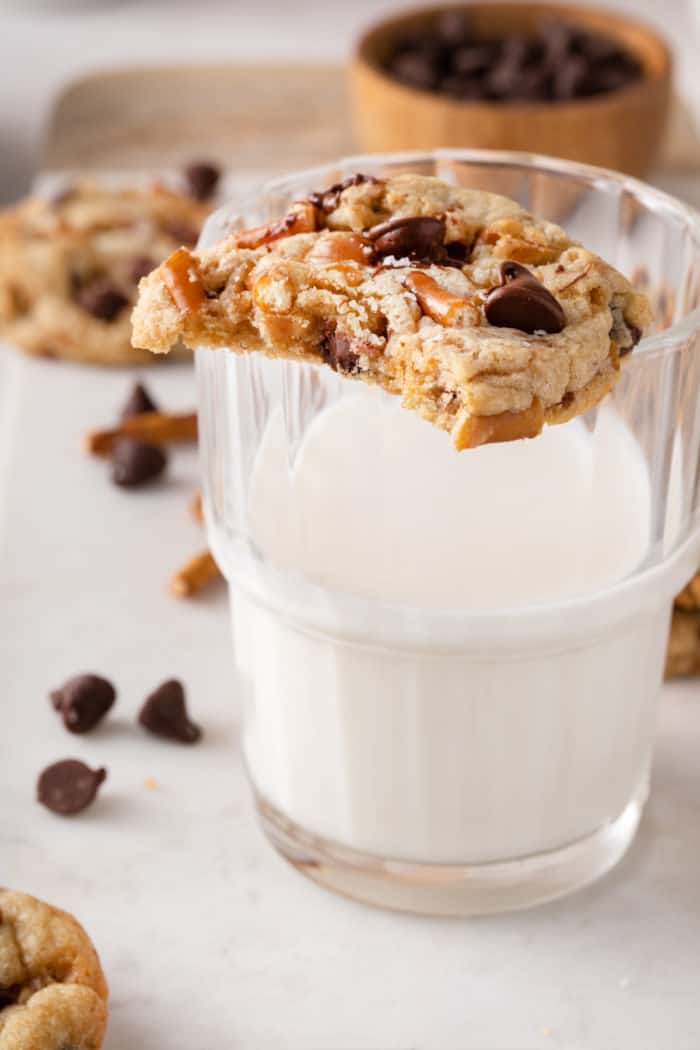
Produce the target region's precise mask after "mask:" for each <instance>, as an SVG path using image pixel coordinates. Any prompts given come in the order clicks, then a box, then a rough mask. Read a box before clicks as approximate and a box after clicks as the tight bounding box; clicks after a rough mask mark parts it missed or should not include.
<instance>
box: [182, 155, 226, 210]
mask: <svg viewBox="0 0 700 1050" xmlns="http://www.w3.org/2000/svg"><path fill="white" fill-rule="evenodd" d="M220 178H221V171H220V170H219V168H217V166H216V165H215V164H208V163H207V162H206V161H200V162H199V163H197V164H189V165H188V166H187V167H186V168H185V181H186V183H187V190H188V192H189V194H190V196H191V197H194V198H195V200H198V201H208V200H209V199H210V197H213V196H214V193H215V191H216V187H217V186H218V185H219V179H220Z"/></svg>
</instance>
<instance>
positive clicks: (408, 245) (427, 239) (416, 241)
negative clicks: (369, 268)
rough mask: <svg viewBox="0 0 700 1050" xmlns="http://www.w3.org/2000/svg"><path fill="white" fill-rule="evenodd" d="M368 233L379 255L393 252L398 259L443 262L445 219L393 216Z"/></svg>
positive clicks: (384, 255)
mask: <svg viewBox="0 0 700 1050" xmlns="http://www.w3.org/2000/svg"><path fill="white" fill-rule="evenodd" d="M367 236H368V237H369V239H370V241H372V247H373V248H374V251H375V254H376V255H378V256H379V257H380V258H385V257H386V256H387V255H393V256H394V258H395V259H412V260H414V261H416V262H422V263H440V262H442V261H443V259H444V258H445V255H446V251H445V243H444V242H445V220H444V219H436V218H432V217H431V216H427V215H426V216H416V217H413V218H406V219H392V220H391V221H390V222H382V223H380V224H379V225H378V226H373V227H372V229H371V230H369V232H368V233H367Z"/></svg>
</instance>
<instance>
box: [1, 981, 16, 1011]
mask: <svg viewBox="0 0 700 1050" xmlns="http://www.w3.org/2000/svg"><path fill="white" fill-rule="evenodd" d="M19 995H20V987H19V985H16V984H13V985H10V986H9V987H7V986H4V985H0V1010H4V1009H5V1007H6V1006H14V1004H15V1003H16V1002H17V1000H18V999H19Z"/></svg>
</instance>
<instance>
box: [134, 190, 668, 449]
mask: <svg viewBox="0 0 700 1050" xmlns="http://www.w3.org/2000/svg"><path fill="white" fill-rule="evenodd" d="M314 200H315V201H316V203H314ZM319 201H320V202H321V203H320V204H319V203H318V202H319ZM420 218H422V219H423V220H425V219H426V218H427V219H429V220H431V221H432V222H433V223H434V224H435V223H436V222H437V223H438V224H442V232H441V234H440V236H441V238H442V241H441V244H440V246H439V248H438V249H437V251H436V252H435V253H433V255H432V256H428V257H424V258H417V257H409V255H408V254H407V255H406V256H405V257H401V256H400V249H401V245H400V244H399V247H398V248H397V253H399V255H398V257H397V256H396V255H392V254H391V253H389V254H388V255H387V254H386V253H384V254H382V255H381V258H379V259H378V258H377V254H376V244H377V237H378V236H379V234H378V232H377V231H378V230H380V231H381V230H382V229H384V224H386V223H396V222H397V221H398V220H403V221H405V220H407V219H408V220H414V221H415V220H417V219H420ZM433 228H434V227H433ZM457 249H458V250H457ZM450 253H452V254H451V255H450ZM460 253H461V254H460ZM506 262H510V263H513V262H517V263H519V264H521V266H525V267H526V273H527V274H528V276H529V278H530V279H531V280H532V281H534V285H535V288H536V290H538V291H539V293H541V295H544V296H545V297H546V296H547V294H548V293H549V299H550V301H552V302H554V300H556V302H554V306H555V307H556V309H557V310H559V311H560V316H561V318H562V320H561V326H562V327H560V329H559V330H557V329H556V327H553V328H547V330H546V331H545V330H540V329H538V328H537V326H535V327H534V330H532V331H524V330H522V329H518V328H514V327H505V326H502V325H501V326H496V324H494V323H491V321H489V316H490V315H488V312H487V310H486V301H487V298H488V296H489V293H490V290H492V289H493V288H494V286H497V285H499V283H503V280H504V278H503V270H502V267H503V264H504V263H506ZM552 297H553V298H552ZM557 304H558V306H557ZM649 320H650V312H649V307H648V303H647V301H646V299H645V298H644V297H643V296H641V295H639V294H637V293H636V292H635V291H634V290H633V289H632V287H631V285H630V284H629V282H628V281H627V280H626V279H625V278H624V277H623V276H622V274H620V273H618V272H617V271H616V270H614V269H613V268H612V267H611V266H609V265H607V264H606V263H605V262H603V260H601V259H599V258H598V257H597V256H595V255H593V254H592V253H591V252H588V251H587V250H586V249H585V248H583V247H581V246H580V245H578V244H575V243H573V242H572V241H571V240H570V239H569V238H568V237H567V235H566V234H565V232H564V231H563V230H562V229H560V227H558V226H555V225H554V224H553V223H550V222H544V221H540V220H537V219H534V218H533V217H532V216H531V215H529V214H528V213H527V212H525V211H524V210H523V209H522V208H521V207H520V206H519V205H518V204H516V203H515V202H514V201H510V200H508V199H507V198H505V197H498V196H496V195H494V194H490V193H485V192H479V191H476V190H469V189H463V188H460V187H455V186H451V185H448V184H446V183H443V182H441V181H440V180H438V179H434V178H430V177H427V176H418V175H408V174H406V175H398V176H394V177H392V178H389V179H387V180H373V179H366V178H364V179H363V178H361V177H360V180H359V181H358V182H357V183H356V184H353V185H350V186H347V187H346V188H345V189H342V190H340V191H338V192H336V193H332V194H330V196H329V194H325V195H312V197H311V198H309V199H308V200H306V201H301V202H298V203H297V204H295V205H293V206H292V208H291V210H290V212H289V213H288V215H287V216H286V217H284V218H282V219H281V220H278V221H276V222H274V223H272V224H270V225H269V226H268V227H259V228H256V229H253V230H250V231H244V232H243V233H234V234H232V235H231V236H230V237H228V238H227V239H225V240H224V241H222V242H220V243H219V244H216V245H214V246H213V247H211V248H209V249H206V250H204V251H202V252H201V253H182V252H180V253H177V257H174V258H172V259H170V260H168V261H166V262H165V263H164V264H163V265H162V266H160V267H159V268H158V269H157V270H156V271H154V272H153V273H152V274H150V275H149V276H147V277H146V278H144V279H143V280H142V281H141V284H140V287H139V299H138V302H137V305H136V308H135V310H134V314H133V324H134V342H135V344H136V345H139V346H147V347H148V348H149V349H151V350H153V351H155V352H167V351H168V350H169V349H170V348H171V347H172V346H174V345H177V344H178V342H179V341H180V340H183V341H184V343H185V344H186V345H187V346H190V347H196V346H228V347H230V348H231V349H234V350H260V351H262V352H264V353H266V354H269V355H271V356H281V357H288V358H300V359H304V360H311V361H316V362H320V361H325V362H326V363H328V364H330V365H331V367H334V368H335V369H336V370H337V371H340V372H343V373H345V374H346V375H349V376H351V377H353V378H358V379H361V380H364V381H365V382H370V383H378V384H380V385H381V386H383V387H384V389H386V390H388V391H389V392H391V393H396V394H399V395H400V396H401V397H402V401H403V404H404V405H405V406H406V407H408V408H411V409H413V410H415V411H416V412H418V413H419V414H420V415H421V416H423V417H424V418H426V419H428V420H429V421H430V422H432V423H433V424H435V425H436V426H438V427H441V428H442V429H444V430H447V431H448V432H450V433H451V435H452V438H453V441H454V444H455V445H456V447H457V448H465V447H471V446H472V445H474V444H479V443H483V442H484V441H498V440H512V439H515V438H517V437H522V436H533V435H534V433H538V432H539V430H538V429H537V427H536V426H535V421H536V420H537V419H539V421H540V422H539V427H540V429H541V426H542V424H543V423H545V422H550V423H557V422H564V421H565V420H566V419H569V418H571V416H573V415H577V414H579V413H580V412H582V411H585V410H586V409H587V408H590V407H591V406H592V405H594V404H596V403H597V402H598V401H599V400H600V399H601V397H603V396H604V395H605V394H606V393H607V392H608V391H609V390H610V389H611V387H612V386H613V385H614V383H615V382H616V381H617V378H618V374H619V367H620V356H621V354H623V353H625V352H627V351H629V350H631V349H632V348H633V346H634V344H635V343H636V341H637V339H638V338H639V335H640V333H641V331H642V330H643V328H644V327H645V326H646V325H647V324H648V322H649ZM538 406H541V411H540V408H539V407H538ZM484 417H488V418H489V419H490V420H491V422H490V423H489V424H488V425H487V424H485V423H477V422H476V420H480V419H483V418H484ZM492 417H499V419H500V422H496V421H494V419H493V418H492Z"/></svg>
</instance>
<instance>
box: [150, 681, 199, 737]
mask: <svg viewBox="0 0 700 1050" xmlns="http://www.w3.org/2000/svg"><path fill="white" fill-rule="evenodd" d="M139 722H140V724H141V725H142V726H143V728H144V729H147V730H148V732H149V733H154V734H155V735H156V736H162V737H166V738H167V739H169V740H179V741H180V742H181V743H183V744H194V743H196V742H197V740H199V738H200V737H201V735H202V730H201V729H200V728H199V726H197V725H195V724H194V722H191V721H190V719H189V716H188V714H187V705H186V703H185V690H184V689H183V687H182V683H181V682H178V681H177V680H176V679H174V678H173V679H170V680H169V681H167V682H163V684H162V685H161V686H159V687H158V688H157V689H156V690H155V691H154V692H153V693H151V695H150V696H148V697H147V698H146V700H145V702H144V705H143V707H142V708H141V711H140V713H139Z"/></svg>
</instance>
